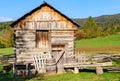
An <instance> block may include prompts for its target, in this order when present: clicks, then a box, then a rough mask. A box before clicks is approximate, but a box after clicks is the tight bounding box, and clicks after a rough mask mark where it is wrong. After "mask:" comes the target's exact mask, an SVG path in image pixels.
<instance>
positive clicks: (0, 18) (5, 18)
mask: <svg viewBox="0 0 120 81" xmlns="http://www.w3.org/2000/svg"><path fill="white" fill-rule="evenodd" d="M12 20H13V19H12V18H7V17H2V16H0V22H5V21H12Z"/></svg>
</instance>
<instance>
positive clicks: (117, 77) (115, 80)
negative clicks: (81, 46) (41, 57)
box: [28, 72, 120, 81]
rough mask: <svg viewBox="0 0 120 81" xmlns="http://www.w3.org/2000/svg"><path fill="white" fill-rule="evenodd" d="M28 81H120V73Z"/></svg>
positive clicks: (60, 76) (84, 74) (69, 75)
mask: <svg viewBox="0 0 120 81" xmlns="http://www.w3.org/2000/svg"><path fill="white" fill-rule="evenodd" d="M28 81H120V73H104V74H102V75H96V74H95V73H92V72H80V73H78V74H73V73H66V74H60V75H51V76H45V77H43V78H42V77H36V78H32V79H31V80H28Z"/></svg>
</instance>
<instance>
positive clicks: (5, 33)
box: [0, 22, 14, 48]
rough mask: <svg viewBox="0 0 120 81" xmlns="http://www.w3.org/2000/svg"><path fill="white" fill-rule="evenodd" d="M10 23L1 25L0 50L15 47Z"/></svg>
mask: <svg viewBox="0 0 120 81" xmlns="http://www.w3.org/2000/svg"><path fill="white" fill-rule="evenodd" d="M9 24H10V22H4V23H0V48H6V47H12V46H13V39H14V35H13V30H12V28H11V27H10V26H9Z"/></svg>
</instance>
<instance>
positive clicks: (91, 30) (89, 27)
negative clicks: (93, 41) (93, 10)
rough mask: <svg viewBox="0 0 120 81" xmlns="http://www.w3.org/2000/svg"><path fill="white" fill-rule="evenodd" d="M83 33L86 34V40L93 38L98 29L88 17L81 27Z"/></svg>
mask: <svg viewBox="0 0 120 81" xmlns="http://www.w3.org/2000/svg"><path fill="white" fill-rule="evenodd" d="M83 29H84V32H85V33H86V36H85V37H86V38H95V37H96V32H97V31H98V27H97V24H96V22H95V21H94V19H93V18H92V17H91V16H90V17H89V18H88V19H87V20H86V22H85V23H84V25H83Z"/></svg>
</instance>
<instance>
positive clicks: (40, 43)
mask: <svg viewBox="0 0 120 81" xmlns="http://www.w3.org/2000/svg"><path fill="white" fill-rule="evenodd" d="M14 30H15V32H14V34H15V50H14V51H15V55H16V61H17V62H21V61H22V62H23V61H25V62H32V63H33V60H32V59H33V57H32V55H34V54H46V55H47V57H46V59H48V58H49V57H51V56H50V55H52V53H53V51H63V50H65V54H64V56H63V57H62V58H61V59H60V60H59V62H58V64H57V67H58V71H60V70H61V71H62V70H63V62H66V59H67V58H74V53H75V52H74V50H75V31H76V30H77V26H76V25H75V24H73V22H71V21H70V20H69V19H68V18H65V17H64V16H63V15H61V14H60V13H59V12H57V11H56V10H54V9H52V7H49V6H47V5H46V6H42V7H41V8H40V9H37V10H36V11H34V12H33V13H31V14H29V15H27V16H26V17H25V18H23V19H22V20H20V21H19V22H18V23H17V24H15V25H14ZM53 44H57V47H54V45H53ZM55 53H56V52H55ZM55 55H56V56H55ZM53 57H54V58H55V57H57V54H53Z"/></svg>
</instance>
